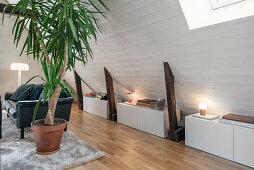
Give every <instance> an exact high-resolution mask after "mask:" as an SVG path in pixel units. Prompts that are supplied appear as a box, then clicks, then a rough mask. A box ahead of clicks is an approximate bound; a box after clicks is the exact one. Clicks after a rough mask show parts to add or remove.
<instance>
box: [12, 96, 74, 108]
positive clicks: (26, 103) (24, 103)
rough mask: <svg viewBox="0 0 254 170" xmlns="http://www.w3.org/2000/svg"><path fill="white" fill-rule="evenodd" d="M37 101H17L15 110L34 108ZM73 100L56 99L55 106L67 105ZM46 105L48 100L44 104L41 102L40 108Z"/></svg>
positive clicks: (69, 98)
mask: <svg viewBox="0 0 254 170" xmlns="http://www.w3.org/2000/svg"><path fill="white" fill-rule="evenodd" d="M38 101H39V100H23V101H18V102H17V104H16V107H17V108H20V107H35V106H36V104H37V103H38ZM73 101H74V99H73V98H72V97H67V98H58V100H57V104H58V105H59V104H69V103H72V102H73ZM47 105H48V100H46V101H45V102H43V101H41V102H40V106H47Z"/></svg>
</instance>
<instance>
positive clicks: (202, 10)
mask: <svg viewBox="0 0 254 170" xmlns="http://www.w3.org/2000/svg"><path fill="white" fill-rule="evenodd" d="M179 2H180V5H181V7H182V10H183V13H184V16H185V18H186V21H187V23H188V26H189V29H190V30H192V29H197V28H202V27H206V26H210V25H214V24H219V23H222V22H227V21H232V20H235V19H239V18H244V17H248V16H252V15H254V8H253V7H254V0H179Z"/></svg>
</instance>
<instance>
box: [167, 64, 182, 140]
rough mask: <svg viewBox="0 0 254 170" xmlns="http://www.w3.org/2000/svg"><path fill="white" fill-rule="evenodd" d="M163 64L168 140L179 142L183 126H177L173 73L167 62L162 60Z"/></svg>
mask: <svg viewBox="0 0 254 170" xmlns="http://www.w3.org/2000/svg"><path fill="white" fill-rule="evenodd" d="M163 65H164V74H165V84H166V92H167V103H168V117H169V124H170V130H169V134H168V136H169V139H170V140H172V141H174V142H180V141H182V140H184V127H179V126H177V117H176V100H175V87H174V75H173V73H172V71H171V69H170V66H169V64H168V62H163Z"/></svg>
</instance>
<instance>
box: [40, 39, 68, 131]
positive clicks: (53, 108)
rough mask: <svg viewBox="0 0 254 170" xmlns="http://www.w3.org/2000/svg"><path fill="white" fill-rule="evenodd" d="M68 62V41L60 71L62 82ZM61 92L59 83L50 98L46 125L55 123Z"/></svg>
mask: <svg viewBox="0 0 254 170" xmlns="http://www.w3.org/2000/svg"><path fill="white" fill-rule="evenodd" d="M67 63H68V43H65V50H64V64H63V66H62V68H61V70H60V71H59V75H60V82H61V81H62V80H63V78H64V76H65V73H66V69H67ZM60 93H61V87H60V86H59V85H57V87H56V89H55V92H54V93H53V95H52V97H51V98H49V99H48V113H47V116H46V119H45V122H44V124H45V125H49V126H53V125H54V119H55V111H56V105H57V100H58V98H59V95H60Z"/></svg>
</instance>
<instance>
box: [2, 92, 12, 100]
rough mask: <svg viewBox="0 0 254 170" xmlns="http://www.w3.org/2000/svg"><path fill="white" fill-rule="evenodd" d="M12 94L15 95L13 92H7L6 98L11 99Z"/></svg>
mask: <svg viewBox="0 0 254 170" xmlns="http://www.w3.org/2000/svg"><path fill="white" fill-rule="evenodd" d="M12 95H13V93H9V92H6V93H5V95H4V100H10V98H11V96H12Z"/></svg>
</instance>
